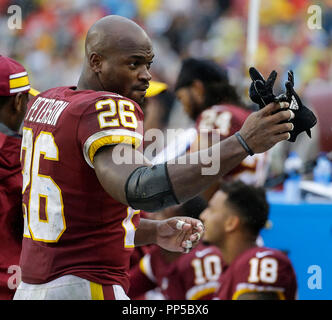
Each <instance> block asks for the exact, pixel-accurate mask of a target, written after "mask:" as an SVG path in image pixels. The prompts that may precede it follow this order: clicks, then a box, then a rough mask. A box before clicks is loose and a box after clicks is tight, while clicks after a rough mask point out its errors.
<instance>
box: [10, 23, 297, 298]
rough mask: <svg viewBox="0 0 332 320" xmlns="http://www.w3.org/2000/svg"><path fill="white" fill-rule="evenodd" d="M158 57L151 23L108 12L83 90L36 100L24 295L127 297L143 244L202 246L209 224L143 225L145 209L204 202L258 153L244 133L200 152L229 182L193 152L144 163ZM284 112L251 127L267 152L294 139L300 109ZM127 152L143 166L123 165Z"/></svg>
mask: <svg viewBox="0 0 332 320" xmlns="http://www.w3.org/2000/svg"><path fill="white" fill-rule="evenodd" d="M153 56H154V54H153V50H152V44H151V40H150V38H149V37H148V36H147V34H146V33H145V31H144V30H143V29H142V28H141V27H139V26H138V25H137V24H136V23H134V22H133V21H131V20H128V19H126V18H123V17H119V16H106V17H104V18H102V19H100V20H99V21H97V22H96V23H95V24H94V25H93V26H92V27H91V28H90V30H89V31H88V34H87V38H86V43H85V59H84V64H83V68H82V73H81V76H80V79H79V82H78V84H77V87H75V86H72V87H58V88H53V89H49V90H47V91H45V92H42V93H40V94H39V95H38V96H37V97H35V98H34V99H33V100H32V101H31V102H30V103H29V105H28V110H27V113H26V116H25V119H24V128H23V139H22V148H21V159H22V166H23V208H24V221H25V227H24V239H23V245H22V253H21V258H20V266H21V268H22V282H21V283H20V285H19V287H18V288H17V291H16V294H15V297H14V299H127V298H128V297H127V295H126V292H128V287H129V279H128V268H129V261H130V255H131V253H132V251H133V248H134V246H138V245H145V244H157V245H159V246H161V247H162V248H164V249H166V250H169V251H176V252H189V250H190V249H191V248H192V247H195V246H196V245H197V244H198V242H199V239H200V237H201V236H202V234H203V225H202V223H201V222H200V220H197V219H193V218H189V217H173V218H170V219H166V220H162V221H156V220H147V219H140V214H139V212H140V211H139V210H146V211H151V212H154V211H158V210H161V209H163V208H165V207H167V206H171V205H175V204H178V203H182V202H184V201H186V200H188V199H190V198H193V197H194V196H195V195H197V194H198V193H200V192H202V191H203V190H204V189H206V188H207V187H208V186H209V185H210V184H211V183H213V182H215V181H217V179H218V178H220V176H222V175H223V174H225V173H227V172H229V171H230V170H231V169H233V168H234V167H235V166H236V165H238V164H239V163H240V162H241V161H242V160H243V159H244V158H245V157H246V156H247V151H246V149H245V147H244V145H243V143H242V144H241V143H239V141H238V139H237V137H234V136H232V137H230V138H228V139H226V140H224V141H222V142H221V143H218V144H216V145H214V146H212V147H211V148H210V149H208V150H203V151H200V153H201V154H212V155H213V159H212V160H213V161H220V163H221V165H220V167H221V170H220V172H219V173H218V174H217V175H201V171H202V168H203V167H204V165H203V164H202V163H197V162H196V161H195V162H194V163H192V161H190V157H191V156H190V155H185V156H184V157H186V161H184V163H186V165H181V164H174V163H172V164H167V163H164V164H160V165H155V166H152V165H151V164H150V163H149V162H148V161H147V160H145V159H144V157H143V152H142V151H143V112H142V110H141V108H140V106H139V104H142V103H143V101H144V96H145V94H146V90H147V88H148V86H149V81H150V80H151V75H150V73H149V68H150V65H151V63H152V59H153ZM279 109H280V105H278V104H274V103H271V104H269V105H268V106H266V107H265V108H264V109H262V110H260V111H259V112H257V113H253V114H252V115H250V116H249V117H248V118H247V121H246V122H245V123H244V125H243V127H242V128H241V130H240V131H239V132H240V134H241V136H242V138H243V140H244V141H245V142H246V144H247V146H249V147H250V148H251V150H253V151H254V152H255V153H261V152H265V151H266V150H267V149H269V148H271V147H272V146H273V145H275V144H276V143H277V142H279V141H282V140H286V139H288V138H289V136H290V134H289V131H290V130H292V128H293V125H292V124H290V123H289V122H287V120H289V119H290V118H291V115H292V112H291V111H281V112H278V113H277V114H273V113H274V112H275V111H277V110H279ZM283 121H285V123H281V122H283ZM119 146H121V148H119ZM122 153H124V154H126V155H129V158H130V159H134V160H135V161H131V162H130V163H129V162H128V161H125V163H119V162H118V161H117V160H119V159H121V156H122ZM126 159H127V158H126ZM127 160H128V159H127ZM180 163H183V162H180ZM188 186H190V187H188Z"/></svg>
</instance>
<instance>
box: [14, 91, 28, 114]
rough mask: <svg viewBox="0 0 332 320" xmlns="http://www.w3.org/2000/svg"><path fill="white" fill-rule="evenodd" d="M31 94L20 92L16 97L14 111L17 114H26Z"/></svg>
mask: <svg viewBox="0 0 332 320" xmlns="http://www.w3.org/2000/svg"><path fill="white" fill-rule="evenodd" d="M28 99H29V95H28V94H27V93H22V92H18V93H17V94H16V95H15V98H14V106H13V108H14V111H15V113H16V114H24V113H25V112H26V106H27V103H28Z"/></svg>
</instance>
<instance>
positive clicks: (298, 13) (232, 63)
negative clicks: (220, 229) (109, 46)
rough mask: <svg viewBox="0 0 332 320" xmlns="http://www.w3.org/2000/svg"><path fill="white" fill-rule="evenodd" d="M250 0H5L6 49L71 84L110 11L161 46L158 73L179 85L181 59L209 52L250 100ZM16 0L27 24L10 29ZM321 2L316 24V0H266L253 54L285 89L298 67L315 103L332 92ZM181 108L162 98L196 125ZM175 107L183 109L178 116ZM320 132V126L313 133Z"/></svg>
mask: <svg viewBox="0 0 332 320" xmlns="http://www.w3.org/2000/svg"><path fill="white" fill-rule="evenodd" d="M244 3H245V5H243V4H244ZM248 3H249V2H248V1H241V0H233V1H230V0H204V1H202V0H183V1H176V0H163V1H161V0H135V1H133V0H74V1H65V0H55V1H45V0H32V1H24V0H18V1H11V0H4V1H1V7H0V52H1V53H2V54H3V55H6V56H10V57H12V58H14V59H16V60H17V61H19V62H21V63H22V64H23V65H24V66H26V68H27V71H28V72H29V74H30V79H31V82H32V83H33V85H34V87H35V88H37V89H38V90H41V91H42V90H46V89H48V88H51V87H54V86H58V85H71V84H73V83H76V82H77V79H78V76H79V73H80V64H79V63H80V61H81V60H82V58H83V53H84V48H83V47H84V37H85V34H86V32H87V30H88V28H89V27H90V26H91V25H92V24H93V22H95V21H96V20H98V19H99V18H100V17H102V16H104V15H106V14H118V15H122V16H125V17H128V18H130V19H133V20H134V21H136V22H137V23H138V24H139V25H141V26H143V27H144V29H145V30H146V31H147V33H148V34H149V36H150V37H151V39H152V41H153V46H154V52H155V59H154V63H153V65H152V68H151V72H152V77H153V80H159V81H163V82H165V83H167V84H168V85H169V87H170V88H173V87H174V85H175V81H176V75H177V74H178V72H179V69H180V66H181V60H182V59H184V58H186V57H188V56H190V57H196V58H209V59H213V60H214V61H216V62H217V63H219V64H221V65H223V66H224V67H226V68H227V69H228V72H229V75H230V78H231V81H232V84H234V85H236V87H237V89H238V91H239V94H240V95H241V96H242V97H243V98H244V99H246V100H247V102H248V103H249V99H248V95H247V91H248V84H249V77H248V65H247V55H246V49H247V48H246V42H247V41H246V36H247V31H246V30H247V25H246V24H247V18H248ZM12 4H15V5H19V6H20V8H21V9H22V16H23V24H22V28H21V29H14V30H9V29H8V26H7V24H8V18H9V16H10V14H9V13H8V12H7V9H8V7H9V6H10V5H12ZM315 4H316V5H319V6H320V8H321V13H322V17H321V20H320V21H316V22H317V23H318V24H319V23H321V28H318V29H310V28H309V27H308V19H309V18H310V16H311V15H312V14H310V13H309V12H308V7H309V6H310V5H311V3H310V1H308V0H296V1H287V0H272V1H261V10H260V15H259V17H260V29H259V44H258V48H257V51H256V55H255V57H254V61H255V66H256V67H257V68H258V70H260V71H261V72H262V73H263V74H265V75H266V74H268V72H270V69H271V67H273V68H274V69H276V71H277V72H278V74H279V76H278V79H277V82H276V86H275V88H276V89H275V90H276V91H278V90H279V91H280V90H282V89H283V88H282V83H283V82H284V81H285V79H286V76H287V70H288V69H292V70H293V71H294V73H295V75H296V83H295V86H296V89H297V91H298V92H299V93H301V94H303V95H304V97H307V98H308V100H309V104H310V103H311V104H314V102H313V103H312V100H315V97H316V96H317V94H318V93H317V92H318V91H319V92H323V93H324V94H325V95H327V97H326V99H329V98H330V95H329V91H330V86H331V79H332V67H331V63H330V61H331V60H332V57H331V55H332V50H331V46H332V41H331V37H332V2H331V1H330V0H329V1H316V3H315ZM46 70H47V72H46ZM173 107H174V108H173ZM176 107H179V105H178V104H177V103H176V101H174V99H167V100H166V105H165V103H164V104H163V105H162V111H163V112H164V113H166V115H164V117H163V119H162V120H161V121H162V122H163V123H162V124H161V126H164V127H185V126H188V125H190V124H191V122H190V120H188V118H187V117H186V115H185V114H183V113H181V110H180V111H179V109H181V108H176ZM172 109H173V110H175V111H176V112H175V113H173V116H172V113H171V110H172ZM179 114H180V115H181V117H179V116H178V115H179ZM323 115H324V113H323ZM154 116H156V115H155V114H154ZM318 116H319V117H320V114H318ZM322 117H323V118H324V116H322ZM179 119H181V120H180V122H179ZM317 130H318V129H317ZM313 136H314V138H315V137H316V136H319V133H318V132H314V133H313ZM318 139H319V138H318ZM325 139H327V140H329V138H327V137H325ZM321 144H322V143H321ZM327 144H328V145H330V144H331V142H329V141H328V142H327ZM284 149H286V151H285V152H283V153H282V154H284V156H283V157H282V158H279V157H276V159H278V161H279V163H276V164H275V165H274V166H273V167H274V168H275V170H276V173H280V171H282V170H283V168H282V167H281V165H280V163H283V162H284V160H285V157H286V156H287V152H288V151H289V150H288V149H289V146H288V144H287V143H286V147H284ZM323 149H324V148H323ZM325 149H326V147H325ZM296 151H298V152H299V153H300V156H301V157H303V158H304V161H309V160H312V157H316V156H317V154H318V152H319V147H318V149H317V152H314V153H310V152H308V151H307V150H304V151H302V150H301V148H300V150H298V149H296ZM323 151H327V150H323ZM276 154H277V155H278V154H280V153H279V152H277V153H276Z"/></svg>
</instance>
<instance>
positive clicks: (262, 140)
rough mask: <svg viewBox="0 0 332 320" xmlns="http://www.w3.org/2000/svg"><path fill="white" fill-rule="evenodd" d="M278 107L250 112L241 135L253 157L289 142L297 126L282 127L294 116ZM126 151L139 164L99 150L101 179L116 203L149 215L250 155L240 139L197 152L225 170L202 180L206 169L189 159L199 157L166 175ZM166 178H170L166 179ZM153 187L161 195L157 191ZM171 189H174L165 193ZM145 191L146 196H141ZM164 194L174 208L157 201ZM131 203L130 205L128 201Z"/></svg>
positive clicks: (202, 186)
mask: <svg viewBox="0 0 332 320" xmlns="http://www.w3.org/2000/svg"><path fill="white" fill-rule="evenodd" d="M279 108H280V106H279V105H278V104H270V105H268V106H266V107H265V108H264V109H262V110H260V111H257V112H254V113H252V114H251V115H250V116H249V117H248V118H247V120H246V121H245V123H244V125H243V126H242V128H241V130H240V134H241V136H242V137H243V139H244V140H245V141H246V143H247V145H248V146H249V147H250V149H251V150H252V151H253V152H254V153H261V152H265V151H266V150H268V149H270V148H271V147H272V146H274V145H275V144H276V143H278V142H280V141H283V140H287V139H288V138H289V136H290V134H289V131H291V130H292V129H293V125H292V124H291V123H289V122H286V123H281V122H283V121H287V120H289V119H290V118H291V117H292V112H291V111H290V110H287V111H281V112H278V113H274V112H275V111H277V110H278V109H279ZM123 148H124V149H126V150H125V151H126V152H129V153H128V154H129V155H130V158H131V159H136V161H133V162H132V163H123V164H118V163H115V162H114V158H115V154H114V152H120V151H121V148H117V147H116V146H113V147H105V148H103V149H101V150H100V151H98V152H97V154H96V155H95V157H94V167H95V171H96V174H97V177H98V179H99V181H100V183H101V185H102V186H103V188H104V189H105V190H106V192H108V193H109V194H110V195H111V196H112V197H113V198H114V199H116V200H118V201H120V202H121V203H124V204H127V205H129V206H132V207H133V208H135V209H143V210H147V207H148V208H149V209H150V210H148V211H156V210H159V209H161V208H160V207H158V206H160V205H161V206H162V205H165V206H167V205H172V204H176V203H177V202H184V201H186V200H187V199H190V198H192V197H193V196H195V195H196V194H198V193H200V192H202V191H203V190H205V189H206V188H207V187H208V186H209V185H210V184H211V183H213V182H215V181H217V179H219V178H220V177H221V176H223V175H224V174H226V173H228V172H229V171H230V170H232V169H233V168H234V167H236V166H237V165H238V164H239V163H240V162H241V161H242V160H243V159H244V158H245V157H246V156H248V154H247V152H246V151H245V149H244V148H243V147H242V145H241V144H240V143H239V142H238V140H237V138H236V137H235V136H231V137H229V138H227V139H225V140H223V141H221V142H220V143H217V144H215V145H213V146H212V147H210V148H209V149H205V150H201V151H199V155H200V158H201V157H203V156H204V155H208V154H211V155H212V157H214V158H212V161H220V163H221V167H220V171H219V172H218V174H216V175H202V174H201V173H202V169H203V168H204V164H202V163H200V162H199V163H195V162H194V161H190V158H191V157H195V159H196V158H197V155H195V154H194V153H192V154H187V155H185V156H183V157H186V159H185V161H184V162H180V163H186V165H181V164H168V165H167V169H164V170H166V171H167V172H166V173H165V172H156V170H157V169H152V168H155V167H156V166H155V167H151V165H150V164H149V162H148V161H146V160H144V157H143V155H142V154H140V152H139V151H137V150H135V149H132V147H131V146H129V145H128V146H123ZM130 153H131V154H130ZM137 160H138V161H137ZM160 170H161V171H162V170H163V169H160ZM135 171H136V173H135ZM138 171H144V172H138ZM133 173H134V174H135V175H134V176H133ZM163 175H167V177H166V176H163ZM167 179H169V185H167V181H166V180H167ZM163 180H165V181H163ZM162 184H164V187H163V186H161V185H162ZM114 186H116V188H115V187H114ZM188 186H190V188H188ZM155 188H157V189H158V190H154V189H155ZM167 188H171V189H172V190H167ZM142 190H143V191H142ZM142 192H143V193H144V194H140V193H142ZM149 192H151V194H150V197H151V199H149V204H148V205H146V203H145V199H148V198H149V194H147V193H149ZM129 193H130V194H129ZM169 193H173V195H169ZM166 195H168V197H169V198H172V196H173V198H174V203H171V202H172V199H170V200H169V201H165V202H166V203H165V202H163V203H161V202H160V201H153V200H154V199H156V198H158V197H160V200H161V199H162V197H163V196H164V197H165V196H166ZM152 197H153V199H152ZM128 198H129V199H131V200H130V201H128ZM154 203H155V207H154Z"/></svg>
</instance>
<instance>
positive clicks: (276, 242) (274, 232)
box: [261, 197, 332, 300]
mask: <svg viewBox="0 0 332 320" xmlns="http://www.w3.org/2000/svg"><path fill="white" fill-rule="evenodd" d="M269 202H270V205H271V207H270V215H269V221H270V227H268V228H267V229H264V230H262V233H261V236H262V237H263V240H264V245H265V246H267V247H272V248H276V249H279V250H281V251H284V252H286V253H287V255H288V257H289V258H290V260H291V261H292V263H293V267H294V269H295V272H296V276H297V282H298V299H300V300H332V204H324V203H322V204H319V203H300V204H287V203H283V202H278V201H276V198H274V199H272V197H269Z"/></svg>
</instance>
